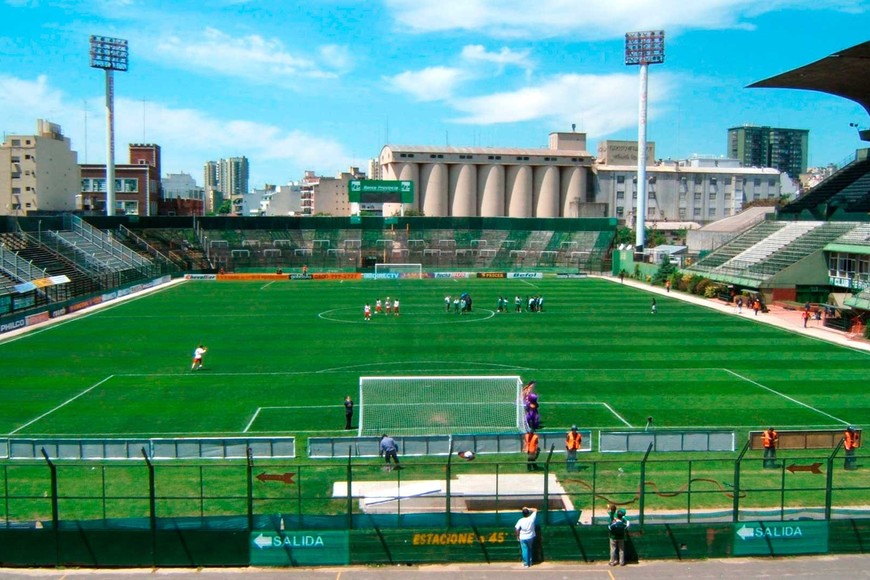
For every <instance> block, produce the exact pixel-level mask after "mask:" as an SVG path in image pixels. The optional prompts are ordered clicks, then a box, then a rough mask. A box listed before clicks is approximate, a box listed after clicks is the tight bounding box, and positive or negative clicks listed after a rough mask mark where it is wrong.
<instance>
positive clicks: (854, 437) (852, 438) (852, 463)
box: [843, 425, 859, 471]
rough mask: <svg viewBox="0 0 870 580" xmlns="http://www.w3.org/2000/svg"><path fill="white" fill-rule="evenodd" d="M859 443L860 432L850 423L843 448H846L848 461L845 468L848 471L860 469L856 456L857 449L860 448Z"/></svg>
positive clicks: (844, 436)
mask: <svg viewBox="0 0 870 580" xmlns="http://www.w3.org/2000/svg"><path fill="white" fill-rule="evenodd" d="M858 444H859V441H858V432H857V431H855V428H854V427H852V426H851V425H849V426H848V427H846V432H845V433H844V435H843V449H845V450H846V461H845V463H844V465H843V468H844V469H846V470H848V471H852V470H853V469H858V464H857V463H856V461H857V460H858V458H857V457H855V449H857V448H858Z"/></svg>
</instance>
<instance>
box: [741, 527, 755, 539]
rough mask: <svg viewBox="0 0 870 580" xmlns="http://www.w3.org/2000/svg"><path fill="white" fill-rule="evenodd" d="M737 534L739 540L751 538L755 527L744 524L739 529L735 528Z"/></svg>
mask: <svg viewBox="0 0 870 580" xmlns="http://www.w3.org/2000/svg"><path fill="white" fill-rule="evenodd" d="M737 535H738V536H740V539H741V540H745V539H746V538H751V537H753V536H755V528H747V527H746V526H743V527H741V528H740V529H739V530H737Z"/></svg>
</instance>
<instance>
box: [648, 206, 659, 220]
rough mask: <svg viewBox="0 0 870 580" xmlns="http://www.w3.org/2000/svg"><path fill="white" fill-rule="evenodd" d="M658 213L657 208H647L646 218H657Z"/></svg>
mask: <svg viewBox="0 0 870 580" xmlns="http://www.w3.org/2000/svg"><path fill="white" fill-rule="evenodd" d="M657 213H658V212H657V210H656V208H654V207H648V208H646V217H651V218H654V217H656V214H657Z"/></svg>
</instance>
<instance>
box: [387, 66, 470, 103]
mask: <svg viewBox="0 0 870 580" xmlns="http://www.w3.org/2000/svg"><path fill="white" fill-rule="evenodd" d="M465 77H466V74H465V73H464V72H463V71H462V70H461V69H458V68H451V67H445V66H433V67H429V68H425V69H422V70H419V71H405V72H402V73H399V74H397V75H395V76H393V77H391V78H389V79H387V80H388V81H389V84H390V85H391V86H392V87H393V89H395V90H397V91H400V92H405V93H409V94H411V95H412V96H413V97H414V98H416V99H417V100H418V101H439V100H443V99H448V98H450V97H451V96H452V95H453V93H454V90H455V89H456V87H457V85H458V84H459V83H460V82H462V80H464V79H465Z"/></svg>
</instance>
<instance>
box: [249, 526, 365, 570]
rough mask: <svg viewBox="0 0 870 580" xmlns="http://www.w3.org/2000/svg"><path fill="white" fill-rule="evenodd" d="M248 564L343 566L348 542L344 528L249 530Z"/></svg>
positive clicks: (347, 557) (348, 549)
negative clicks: (249, 552)
mask: <svg viewBox="0 0 870 580" xmlns="http://www.w3.org/2000/svg"><path fill="white" fill-rule="evenodd" d="M250 547H251V564H259V565H264V566H309V565H311V566H314V565H321V564H330V565H346V564H348V563H349V562H350V541H349V536H348V533H347V532H346V531H320V530H318V531H316V532H305V531H295V532H290V531H284V532H252V533H251V543H250Z"/></svg>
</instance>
